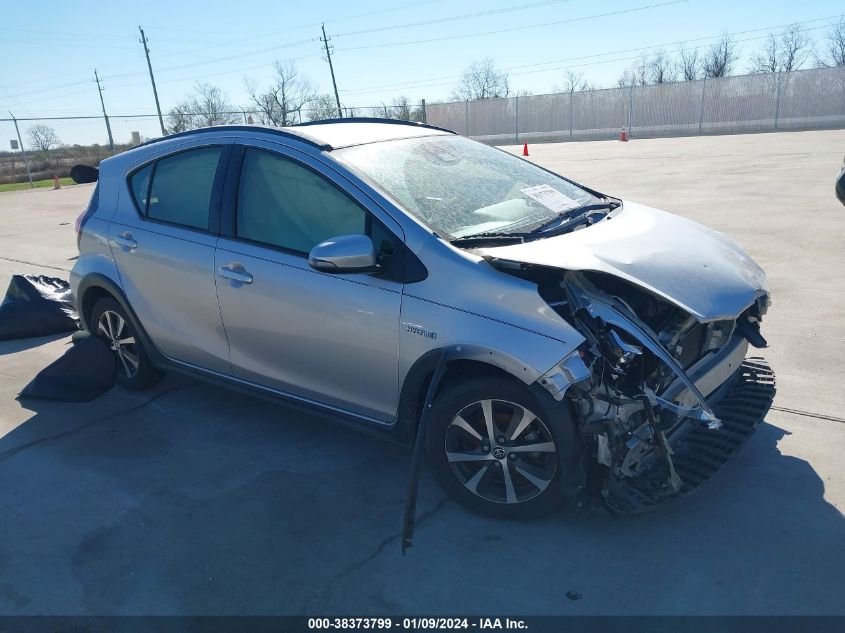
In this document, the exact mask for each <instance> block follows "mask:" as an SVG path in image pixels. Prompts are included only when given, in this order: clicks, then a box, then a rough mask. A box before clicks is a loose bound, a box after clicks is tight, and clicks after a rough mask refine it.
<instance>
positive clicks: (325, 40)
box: [320, 24, 343, 119]
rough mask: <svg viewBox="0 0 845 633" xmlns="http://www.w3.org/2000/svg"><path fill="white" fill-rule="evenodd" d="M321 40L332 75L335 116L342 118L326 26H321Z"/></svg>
mask: <svg viewBox="0 0 845 633" xmlns="http://www.w3.org/2000/svg"><path fill="white" fill-rule="evenodd" d="M321 28H322V29H323V38H322V39H321V40H320V41H321V42H323V44H324V45H325V47H326V60H327V61H328V62H329V71H330V72H331V74H332V87H333V88H334V99H335V101H336V102H337V116H338V118H340V119H342V118H343V110H341V108H340V96H339V95H338V94H337V82H336V81H335V78H334V66H333V65H332V53H331V51H330V50H329V38H327V37H326V25H325V24H323V25H322V27H321Z"/></svg>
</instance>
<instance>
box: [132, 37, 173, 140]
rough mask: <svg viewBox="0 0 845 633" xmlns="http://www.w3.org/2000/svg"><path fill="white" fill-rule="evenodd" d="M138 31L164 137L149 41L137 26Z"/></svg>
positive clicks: (165, 132)
mask: <svg viewBox="0 0 845 633" xmlns="http://www.w3.org/2000/svg"><path fill="white" fill-rule="evenodd" d="M138 30H139V31H141V40H140V41H141V44H143V45H144V55H146V56H147V68H149V70H150V83H151V84H152V85H153V96H154V97H155V100H156V111H157V112H158V124H159V125H160V126H161V135H162V136H166V135H167V130H165V129H164V119H163V118H161V106H160V105H159V104H158V90H156V80H155V77H153V65H152V64H151V63H150V49H149V48H147V42H149V40H148V39H147V36H146V35H144V29H142V28H141V27H140V26H139V27H138Z"/></svg>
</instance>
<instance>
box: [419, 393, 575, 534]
mask: <svg viewBox="0 0 845 633" xmlns="http://www.w3.org/2000/svg"><path fill="white" fill-rule="evenodd" d="M486 403H489V404H486ZM488 412H489V416H488ZM431 416H432V417H431V419H430V421H429V429H428V437H427V438H426V453H427V457H428V461H429V464H430V466H431V469H432V473H433V474H434V477H435V479H436V480H437V482H438V483H439V484H440V486H441V487H442V488H443V490H444V491H445V492H446V493H447V494H448V495H449V496H450V497H451V498H452V499H454V500H455V501H457V502H458V503H460V504H461V505H463V506H464V507H466V508H467V509H469V510H471V511H473V512H476V513H478V514H482V515H485V516H490V517H495V518H502V519H531V518H536V517H539V516H543V515H545V514H548V513H550V512H552V511H553V510H555V509H556V508H558V507H559V506H560V504H561V503H562V502H563V500H564V495H563V492H562V487H561V484H560V481H561V461H563V464H564V466H565V467H566V468H574V464H573V463H569V462H572V461H574V460H573V459H572V458H571V457H570V456H571V455H573V454H574V447H575V442H576V441H577V436H576V432H575V426H574V424H573V422H572V415H571V413H570V410H569V408H568V406H567V405H566V403H559V402H556V401H555V400H554V399H553V398H552V397H551V396H550V395H548V394H545V393H540V391H539V390H532V389H531V388H529V387H526V386H525V385H522V384H520V383H518V382H517V381H516V380H508V379H505V378H499V377H494V378H490V377H487V378H473V379H470V380H467V381H464V382H459V383H455V384H452V385H448V386H447V387H445V388H444V389H443V391H442V392H441V393H440V394H439V395H438V396H437V398H436V399H435V401H434V404H433V405H432V412H431ZM488 417H489V419H491V420H492V422H493V431H494V433H493V436H494V437H493V439H492V442H491V441H490V438H489V432H488V431H487V419H488ZM502 440H504V441H502ZM526 446H536V447H537V448H538V449H540V450H538V451H525V449H524V448H523V447H526ZM561 456H562V457H561ZM508 480H510V482H509V483H508Z"/></svg>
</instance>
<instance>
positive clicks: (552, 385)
mask: <svg viewBox="0 0 845 633" xmlns="http://www.w3.org/2000/svg"><path fill="white" fill-rule="evenodd" d="M511 272H512V274H513V271H511ZM518 274H519V273H518ZM520 276H525V277H529V278H533V279H534V280H535V281H537V282H538V287H539V289H540V294H541V295H542V296H543V298H544V299H545V300H546V302H547V303H548V304H549V305H550V306H551V307H552V308H553V309H554V310H555V311H556V312H557V313H558V314H559V315H560V316H561V317H563V318H564V319H565V320H566V321H567V322H569V323H570V324H572V325H573V326H574V327H575V328H576V329H577V330H578V331H579V332H580V333H581V334H583V335H584V337H585V338H586V341H585V343H584V344H583V345H582V346H581V348H580V349H579V350H578V352H577V356H578V357H579V358H578V359H580V361H581V362H580V363H579V362H577V360H578V359H569V362H568V363H561V364H560V365H558V366H557V367H556V368H555V369H554V370H552V371H551V372H549V373H548V374H547V375H545V376H543V377H541V379H540V383H541V384H542V385H543V386H544V387H546V389H548V390H549V392H550V393H552V395H553V396H554V397H555V398H557V399H559V400H560V399H563V398H564V397H566V398H568V399H569V400H570V401H571V402H572V404H573V407H574V410H575V413H576V416H577V418H578V423H579V431H580V435H581V438H582V440H583V445H584V452H583V455H582V462H581V474H582V476H581V481H580V484H581V486H582V487H583V491H584V492H586V493H588V494H592V495H593V496H595V497H598V498H600V499H602V500H603V502H604V505H605V506H606V507H607V508H608V509H609V510H610V511H612V512H614V513H619V514H630V513H637V512H642V511H646V510H649V509H651V508H653V507H655V506H656V505H658V504H660V503H662V502H664V501H668V500H670V499H675V498H678V497H679V496H682V495H684V494H686V493H688V492H690V491H692V490H693V489H695V488H696V487H698V485H699V484H701V483H702V482H704V481H705V480H706V479H708V478H709V477H710V476H711V475H712V474H713V473H715V472H716V471H717V470H718V469H719V468H720V467H721V466H722V465H723V464H724V463H725V462H726V461H727V460H728V459H729V458H730V457H731V456H732V455H733V454H734V453H735V452H736V451H737V450H738V449H739V447H740V446H742V444H743V443H744V442H745V440H746V439H747V438H748V437H749V436H750V435H751V433H752V432H753V431H754V429H755V428H756V426H757V425H758V424H759V423H760V422H761V421H762V419H763V417H764V416H765V415H766V413H767V412H768V410H769V407H770V406H771V403H772V400H773V398H774V393H775V388H774V374H773V373H772V371H771V369H769V367H768V365H767V364H766V363H765V362H764V361H763V360H762V359H757V358H746V353H747V351H748V346H749V344H750V345H752V346H755V347H764V346H765V345H766V342H765V339H763V337H762V335H761V334H760V330H759V323H760V320H761V318H762V316H763V314H764V313H765V311H766V309H767V308H768V304H769V298H768V295H767V294H765V293H763V294H760V295H759V296H758V297H757V299H756V300H755V301H754V303H753V304H752V305H750V306H749V307H748V308H747V309H745V310H744V311H743V312H742V313H741V314H740V315H738V316H737V317H736V318H733V319H719V320H712V321H704V322H703V321H702V320H700V319H697V318H695V317H693V316H692V315H691V314H690V313H688V312H686V311H685V310H683V309H682V308H680V307H678V306H677V305H673V304H671V303H669V302H667V301H664V300H662V299H660V298H658V297H656V296H654V295H653V294H651V293H648V292H646V291H645V290H643V289H641V288H637V287H635V286H633V285H631V284H628V283H626V282H624V281H621V280H619V279H618V278H614V277H613V276H610V275H606V274H602V273H591V272H575V271H567V272H563V271H561V270H560V269H556V270H555V269H548V268H537V267H526V268H523V269H522V274H520ZM582 496H583V495H582Z"/></svg>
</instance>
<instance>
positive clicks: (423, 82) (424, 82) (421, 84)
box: [343, 16, 838, 94]
mask: <svg viewBox="0 0 845 633" xmlns="http://www.w3.org/2000/svg"><path fill="white" fill-rule="evenodd" d="M830 19H838V16H828V17H826V18H816V19H814V20H806V21H804V22H797V23H796V22H792V23H789V24H781V25H777V26H767V27H762V28H757V29H749V30H745V31H734V32H732V33H720V34H719V35H709V36H706V37H699V38H694V39H689V40H679V41H675V42H668V43H665V44H652V45H649V46H642V47H638V48H627V49H619V50H615V51H607V52H604V53H594V54H591V55H581V56H578V57H564V58H560V59H554V60H550V61H545V62H534V63H531V64H520V65H516V66H505V67H503V68H502V69H501V70H504V71H510V70H516V69H519V68H531V67H534V66H546V65H549V64H558V63H562V62H570V61H579V60H583V59H593V58H596V57H605V56H608V55H618V54H622V53H631V52H640V51H647V50H653V49H665V48H668V47H672V46H678V45H683V44H689V43H692V42H701V41H705V40H712V39H716V38H719V37H722V36H724V35H729V36H734V35H744V34H746V33H759V32H760V31H769V30H771V29H778V28H783V27H787V26H792V25H793V24H811V23H814V22H821V21H823V20H830ZM829 26H831V25H830V24H822V25H819V26H815V27H811V28H806V29H802V32H806V31H814V30H818V29H823V28H827V27H829ZM767 37H769V36H768V34H767V35H765V36H762V37H753V38H746V39H741V40H738V42H750V41H753V40H758V39H765V38H767ZM694 48H695V49H697V48H702V47H701V46H698V47H694ZM684 50H694V49H684ZM629 59H636V57H625V58H614V59H608V60H601V61H598V62H594V63H595V64H602V63H606V62H615V61H626V60H629ZM590 65H592V64H590ZM561 68H565V66H564V67H558V68H547V69H542V70H538V71H531V72H546V71H552V70H561ZM514 74H517V75H520V74H529V73H514ZM460 77H461V75H443V76H440V77H429V78H428V79H419V80H417V81H413V82H404V83H394V84H383V85H380V86H368V87H364V88H360V89H355V90H348V91H343V92H344V93H345V94H372V93H375V92H380V91H381V90H383V89H394V88H426V87H436V86H440V85H445V83H431V82H436V81H440V80H445V79H452V80H454V79H459V78H460Z"/></svg>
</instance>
